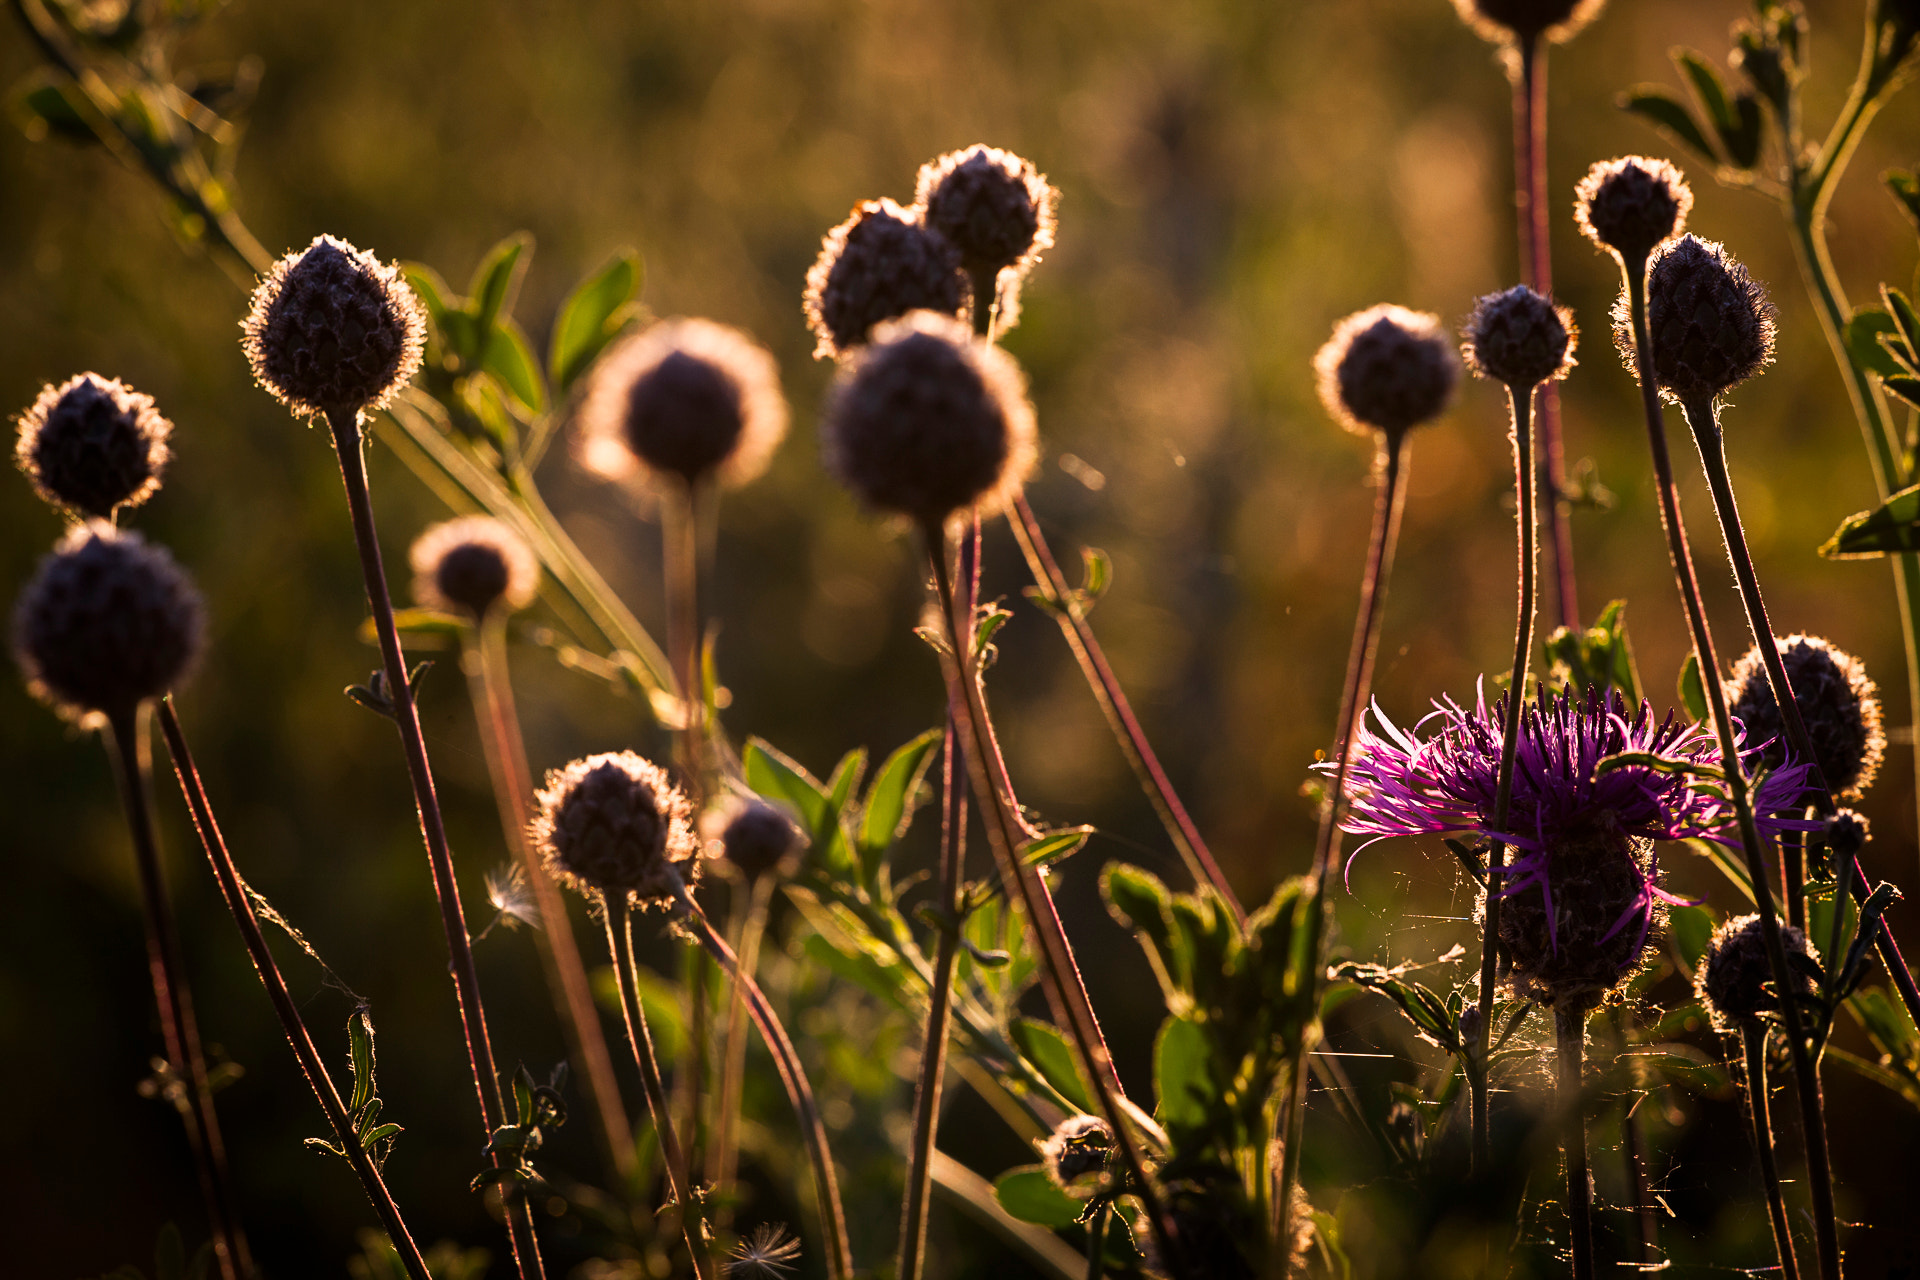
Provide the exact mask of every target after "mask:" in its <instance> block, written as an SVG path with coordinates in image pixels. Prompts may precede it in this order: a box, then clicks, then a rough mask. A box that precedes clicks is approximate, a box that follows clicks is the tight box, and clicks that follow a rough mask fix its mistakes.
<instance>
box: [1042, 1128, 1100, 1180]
mask: <svg viewBox="0 0 1920 1280" xmlns="http://www.w3.org/2000/svg"><path fill="white" fill-rule="evenodd" d="M1112 1157H1113V1127H1112V1126H1111V1125H1109V1124H1108V1123H1107V1122H1106V1121H1105V1120H1102V1119H1101V1118H1100V1117H1099V1116H1068V1117H1067V1118H1066V1119H1065V1120H1062V1121H1061V1122H1060V1123H1059V1124H1058V1125H1056V1126H1055V1127H1054V1130H1053V1132H1052V1133H1051V1134H1049V1135H1047V1137H1046V1139H1045V1140H1044V1141H1043V1142H1041V1144H1040V1159H1041V1161H1042V1162H1043V1163H1044V1164H1045V1165H1046V1169H1047V1176H1048V1177H1049V1178H1052V1179H1053V1180H1054V1182H1055V1183H1057V1184H1058V1185H1060V1186H1062V1187H1070V1186H1072V1185H1073V1184H1074V1183H1075V1182H1076V1181H1078V1180H1079V1179H1081V1178H1084V1177H1086V1176H1087V1175H1088V1174H1094V1173H1104V1172H1105V1171H1106V1168H1107V1162H1108V1161H1109V1160H1110V1159H1112Z"/></svg>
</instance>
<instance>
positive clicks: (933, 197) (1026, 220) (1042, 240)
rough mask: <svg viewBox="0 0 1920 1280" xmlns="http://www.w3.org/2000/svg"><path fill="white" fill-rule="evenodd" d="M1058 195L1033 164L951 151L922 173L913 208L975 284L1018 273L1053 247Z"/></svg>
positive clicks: (1005, 155) (990, 150)
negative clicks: (953, 250)
mask: <svg viewBox="0 0 1920 1280" xmlns="http://www.w3.org/2000/svg"><path fill="white" fill-rule="evenodd" d="M1058 199H1059V193H1058V192H1057V191H1055V190H1054V189H1053V187H1052V186H1051V185H1050V184H1049V183H1048V182H1047V180H1046V178H1045V177H1044V176H1042V175H1041V173H1040V172H1039V171H1038V170H1036V169H1035V168H1034V167H1033V163H1032V162H1031V161H1029V160H1024V159H1022V158H1021V157H1019V156H1017V155H1015V154H1013V152H1011V151H1002V150H1000V149H999V148H998V147H989V146H984V145H975V146H971V147H966V148H964V149H962V150H959V151H949V152H948V153H947V154H946V155H943V156H941V157H940V158H939V159H937V160H930V161H928V162H927V163H926V164H923V165H921V166H920V177H919V180H918V182H917V183H916V184H915V187H914V201H915V203H916V204H918V205H919V206H920V207H921V208H922V209H924V210H925V213H924V214H923V215H922V216H923V217H924V218H925V221H926V224H927V225H928V226H930V227H932V228H933V229H934V230H935V231H938V232H939V233H940V234H941V235H943V236H945V237H946V238H947V242H948V243H949V244H951V245H953V247H954V248H956V249H958V250H959V251H960V264H961V266H963V267H964V268H965V269H966V270H967V273H968V274H969V275H971V276H973V277H974V278H975V279H976V280H978V279H981V278H983V277H991V276H993V275H994V274H996V273H998V272H1000V271H1004V270H1006V269H1008V268H1014V269H1016V270H1018V271H1019V272H1021V273H1023V274H1024V273H1025V272H1026V271H1027V270H1029V269H1030V268H1031V267H1032V266H1033V264H1034V263H1036V262H1038V261H1039V260H1040V255H1041V254H1042V253H1043V252H1045V251H1046V250H1047V249H1049V248H1051V247H1052V246H1053V231H1054V220H1053V207H1054V204H1055V202H1056V201H1057V200H1058Z"/></svg>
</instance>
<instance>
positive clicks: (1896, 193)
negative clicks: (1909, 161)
mask: <svg viewBox="0 0 1920 1280" xmlns="http://www.w3.org/2000/svg"><path fill="white" fill-rule="evenodd" d="M1880 181H1882V182H1884V183H1886V184H1887V190H1888V191H1891V192H1892V193H1893V198H1894V199H1895V200H1898V201H1899V202H1900V211H1901V212H1902V213H1904V214H1906V215H1907V220H1908V221H1910V222H1912V223H1913V225H1914V229H1915V230H1920V178H1916V177H1915V176H1914V175H1913V174H1911V173H1909V172H1908V171H1907V170H1905V169H1889V170H1887V171H1886V172H1885V173H1883V174H1881V175H1880Z"/></svg>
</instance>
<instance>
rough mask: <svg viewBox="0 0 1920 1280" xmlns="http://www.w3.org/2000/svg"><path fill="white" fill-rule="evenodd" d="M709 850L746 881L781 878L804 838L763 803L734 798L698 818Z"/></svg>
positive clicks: (802, 846) (790, 823)
mask: <svg viewBox="0 0 1920 1280" xmlns="http://www.w3.org/2000/svg"><path fill="white" fill-rule="evenodd" d="M700 832H701V834H702V835H703V836H705V837H706V838H707V842H708V848H709V849H710V850H712V849H717V850H718V854H719V856H720V857H723V858H725V859H726V860H727V861H728V862H731V863H732V864H733V865H734V866H736V867H738V868H739V869H740V873H741V874H742V875H744V876H745V877H746V878H747V879H748V880H750V881H752V880H758V879H760V877H762V876H768V875H781V874H784V873H785V872H786V871H787V869H789V868H790V867H791V865H792V862H793V859H794V856H795V855H796V854H798V853H799V852H800V850H801V849H803V848H805V847H806V844H807V838H806V836H805V835H804V834H802V833H801V831H800V828H799V827H797V826H795V825H794V823H793V819H792V818H789V817H788V816H787V815H786V814H785V813H783V812H781V811H780V810H779V809H776V808H774V806H772V805H770V804H768V803H767V802H766V801H764V800H756V799H752V798H750V797H743V796H735V797H731V798H729V799H728V800H726V801H725V802H723V803H721V804H717V805H715V806H714V807H713V808H711V809H708V810H707V811H706V812H705V813H704V814H702V815H701V816H700Z"/></svg>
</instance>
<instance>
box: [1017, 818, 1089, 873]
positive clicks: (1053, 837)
mask: <svg viewBox="0 0 1920 1280" xmlns="http://www.w3.org/2000/svg"><path fill="white" fill-rule="evenodd" d="M1093 831H1094V829H1093V828H1092V827H1069V828H1068V829H1067V830H1065V831H1054V832H1050V833H1049V834H1047V835H1044V836H1041V837H1040V838H1039V839H1038V840H1029V841H1027V842H1026V843H1025V844H1023V845H1021V846H1020V859H1021V861H1023V862H1025V863H1026V864H1027V865H1028V866H1030V867H1046V866H1051V865H1052V864H1054V863H1056V862H1060V861H1063V860H1064V859H1066V858H1067V857H1068V856H1069V855H1071V854H1075V853H1078V852H1079V851H1080V848H1081V846H1082V845H1084V844H1086V842H1087V837H1088V836H1091V835H1092V834H1093Z"/></svg>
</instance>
